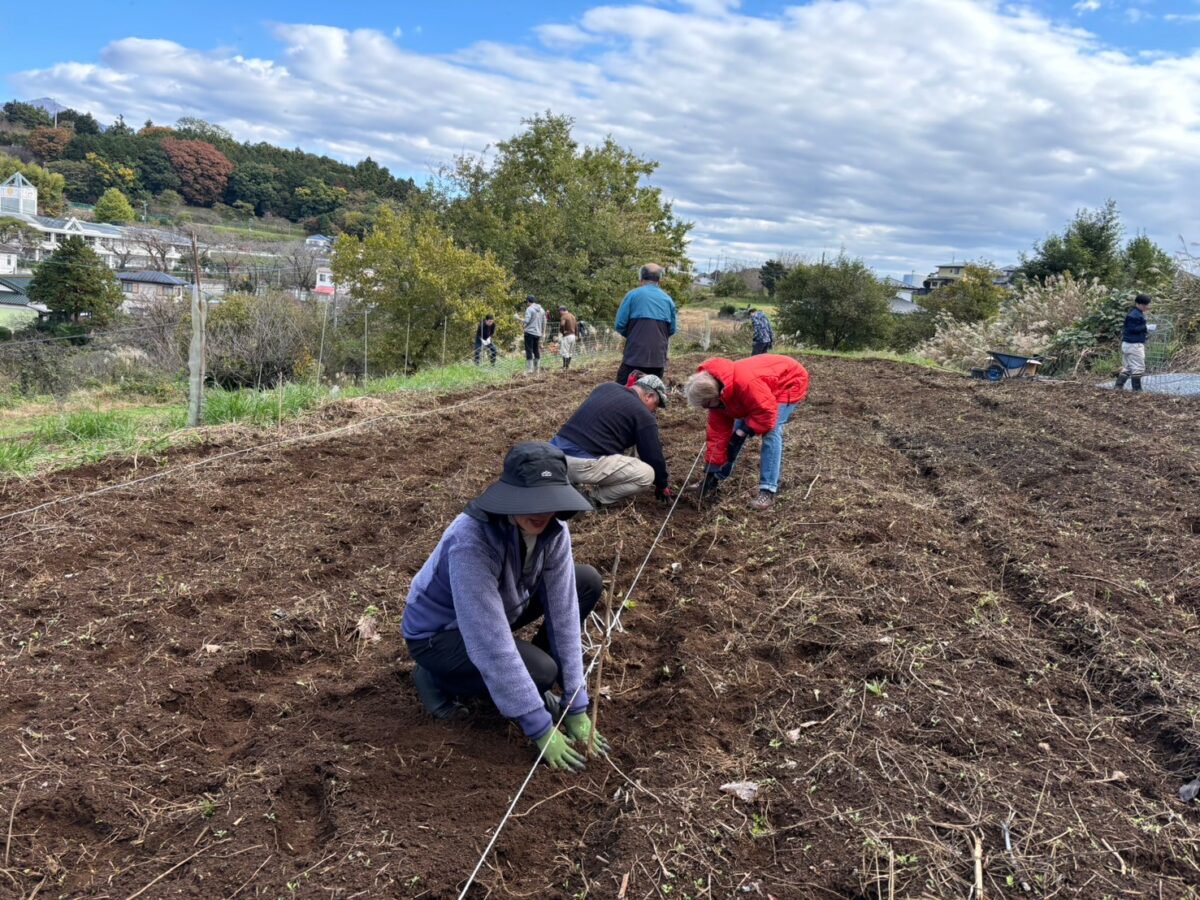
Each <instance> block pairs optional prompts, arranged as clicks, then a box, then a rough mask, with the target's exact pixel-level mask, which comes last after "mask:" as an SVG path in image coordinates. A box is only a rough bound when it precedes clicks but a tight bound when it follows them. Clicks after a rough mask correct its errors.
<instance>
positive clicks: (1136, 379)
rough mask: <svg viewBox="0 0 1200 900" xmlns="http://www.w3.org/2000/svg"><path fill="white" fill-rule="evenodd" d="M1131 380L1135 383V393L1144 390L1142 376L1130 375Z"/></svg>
mask: <svg viewBox="0 0 1200 900" xmlns="http://www.w3.org/2000/svg"><path fill="white" fill-rule="evenodd" d="M1129 380H1130V381H1131V382H1133V389H1134V390H1135V391H1140V390H1141V389H1142V376H1141V375H1130V376H1129Z"/></svg>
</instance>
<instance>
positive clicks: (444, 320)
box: [442, 316, 450, 368]
mask: <svg viewBox="0 0 1200 900" xmlns="http://www.w3.org/2000/svg"><path fill="white" fill-rule="evenodd" d="M449 324H450V317H449V316H442V368H445V367H446V326H447V325H449Z"/></svg>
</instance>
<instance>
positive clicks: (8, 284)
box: [0, 275, 50, 328]
mask: <svg viewBox="0 0 1200 900" xmlns="http://www.w3.org/2000/svg"><path fill="white" fill-rule="evenodd" d="M30 280H31V279H30V277H29V276H28V275H25V276H14V275H5V276H0V325H3V326H5V327H7V328H13V327H14V326H17V325H23V324H25V323H26V322H28V321H30V320H33V319H36V318H38V317H39V316H43V315H49V313H50V310H49V309H47V308H46V306H45V305H44V304H42V303H34V302H33V301H31V300H30V299H29V293H28V291H29V282H30Z"/></svg>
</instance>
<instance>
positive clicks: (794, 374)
mask: <svg viewBox="0 0 1200 900" xmlns="http://www.w3.org/2000/svg"><path fill="white" fill-rule="evenodd" d="M697 371H699V372H707V373H708V374H710V375H712V376H713V378H715V379H717V381H719V382H721V402H722V403H723V404H725V406H724V408H723V409H710V410H709V411H708V436H707V449H706V450H705V454H704V459H705V461H706V462H709V463H712V464H713V465H717V466H723V465H725V462H726V459H727V456H726V453H725V450H726V447H727V445H728V444H729V437H730V435H732V434H733V422H734V420H735V419H743V420H745V422H746V426H747V427H748V428H749V429H750V430H751V431H753V432H754V433H755V434H766V433H767V432H768V431H770V430H771V429H772V428H774V427H775V421H776V419H777V418H778V416H779V404H780V403H799V402H800V401H801V400H803V399H804V397H805V395H806V394H808V371H807V370H806V369H805V368H804V366H802V365H800V363H798V362H796V360H794V359H792V358H791V357H790V356H780V355H779V354H777V353H760V354H759V355H758V356H750V357H747V358H746V359H739V360H738V361H737V362H734V361H733V360H729V359H724V358H722V357H720V356H714V357H713V358H712V359H708V360H705V361H704V362H703V363H701V364H700V366H699V368H698V369H697Z"/></svg>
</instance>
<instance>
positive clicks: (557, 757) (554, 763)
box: [534, 717, 590, 772]
mask: <svg viewBox="0 0 1200 900" xmlns="http://www.w3.org/2000/svg"><path fill="white" fill-rule="evenodd" d="M568 718H569V717H568ZM585 718H586V717H585ZM589 724H590V723H589ZM534 743H536V744H537V745H538V749H539V750H544V751H545V753H544V754H543V755H542V762H544V763H545V764H546V765H548V766H549V767H550V768H552V769H558V770H559V771H560V772H582V771H583V770H584V769H585V768H587V763H586V762H585V761H584V759H583V757H582V756H580V755H579V751H577V750H576V749H575V748H574V747H572V746H571V745H570V744H568V743H567V739H566V738H565V737H564V736H563V733H562V732H561V731H559V730H558V729H557V728H551V729H550V730H549V731H547V732H546V733H545V734H543V735H542V736H541V737H540V738H538V739H537V740H536V741H535V742H534Z"/></svg>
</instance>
